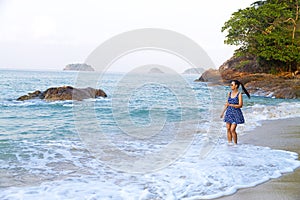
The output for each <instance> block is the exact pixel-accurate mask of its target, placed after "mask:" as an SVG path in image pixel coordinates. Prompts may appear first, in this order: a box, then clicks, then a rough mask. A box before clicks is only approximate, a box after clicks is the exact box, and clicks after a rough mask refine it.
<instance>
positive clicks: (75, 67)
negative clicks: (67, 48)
mask: <svg viewBox="0 0 300 200" xmlns="http://www.w3.org/2000/svg"><path fill="white" fill-rule="evenodd" d="M63 70H64V71H95V69H94V68H92V66H90V65H88V64H85V63H76V64H68V65H66V66H65V68H64V69H63Z"/></svg>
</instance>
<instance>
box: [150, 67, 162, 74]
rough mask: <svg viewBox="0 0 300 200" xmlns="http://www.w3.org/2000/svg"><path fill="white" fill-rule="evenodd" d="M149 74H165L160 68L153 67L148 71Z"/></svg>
mask: <svg viewBox="0 0 300 200" xmlns="http://www.w3.org/2000/svg"><path fill="white" fill-rule="evenodd" d="M148 73H149V74H164V72H163V71H162V70H161V69H159V68H158V67H153V68H151V69H150V70H149V71H148Z"/></svg>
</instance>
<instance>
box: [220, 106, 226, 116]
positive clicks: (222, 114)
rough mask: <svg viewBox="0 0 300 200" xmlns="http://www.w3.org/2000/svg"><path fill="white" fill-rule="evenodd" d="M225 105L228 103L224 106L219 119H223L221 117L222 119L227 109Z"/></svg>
mask: <svg viewBox="0 0 300 200" xmlns="http://www.w3.org/2000/svg"><path fill="white" fill-rule="evenodd" d="M227 104H228V103H226V104H225V106H224V109H223V111H222V113H221V115H220V118H223V117H224V113H225V111H226V110H227V107H228V105H227Z"/></svg>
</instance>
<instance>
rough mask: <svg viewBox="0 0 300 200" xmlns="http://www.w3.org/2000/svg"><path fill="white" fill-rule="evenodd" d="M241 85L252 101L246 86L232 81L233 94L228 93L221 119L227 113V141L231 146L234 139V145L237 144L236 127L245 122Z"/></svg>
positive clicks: (225, 118) (225, 119)
mask: <svg viewBox="0 0 300 200" xmlns="http://www.w3.org/2000/svg"><path fill="white" fill-rule="evenodd" d="M240 85H241V86H242V89H243V91H244V93H245V94H246V95H247V96H248V98H249V99H250V95H249V93H248V91H247V90H246V88H245V87H244V85H243V84H242V83H240V82H239V81H237V80H232V81H231V84H230V87H231V92H229V93H228V100H227V102H226V104H225V108H224V110H223V112H222V114H221V118H223V116H224V113H225V111H226V114H225V117H224V121H225V122H226V128H227V139H228V144H229V145H232V139H233V142H234V144H237V134H236V127H237V125H238V124H243V123H244V122H245V120H244V116H243V113H242V111H241V108H242V107H243V96H242V94H241V93H240V92H239V87H240Z"/></svg>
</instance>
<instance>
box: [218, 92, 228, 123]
mask: <svg viewBox="0 0 300 200" xmlns="http://www.w3.org/2000/svg"><path fill="white" fill-rule="evenodd" d="M229 95H230V93H228V97H229ZM228 105H229V103H228V100H227V102H226V103H225V105H224V109H223V111H222V113H221V115H220V118H223V117H224V113H225V111H226V110H227V108H228Z"/></svg>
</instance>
